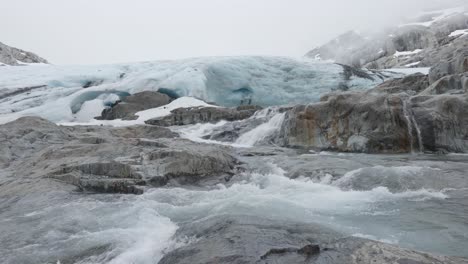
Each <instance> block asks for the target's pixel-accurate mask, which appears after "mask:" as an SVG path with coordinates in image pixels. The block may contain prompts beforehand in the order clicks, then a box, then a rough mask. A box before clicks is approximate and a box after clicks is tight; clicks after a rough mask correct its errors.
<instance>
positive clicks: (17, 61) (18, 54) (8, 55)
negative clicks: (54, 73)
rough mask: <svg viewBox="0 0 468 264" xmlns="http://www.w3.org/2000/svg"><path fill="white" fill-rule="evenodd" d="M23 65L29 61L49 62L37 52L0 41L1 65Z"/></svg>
mask: <svg viewBox="0 0 468 264" xmlns="http://www.w3.org/2000/svg"><path fill="white" fill-rule="evenodd" d="M2 63H3V64H6V65H12V66H17V65H22V64H27V63H48V62H47V60H45V59H43V58H41V57H39V56H37V55H36V54H34V53H32V52H28V51H24V50H20V49H17V48H13V47H10V46H8V45H5V44H3V43H1V42H0V65H1V64H2Z"/></svg>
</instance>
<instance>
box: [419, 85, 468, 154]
mask: <svg viewBox="0 0 468 264" xmlns="http://www.w3.org/2000/svg"><path fill="white" fill-rule="evenodd" d="M421 97H422V98H417V97H416V98H413V100H412V103H411V108H412V111H413V113H414V117H415V121H416V122H417V124H418V126H419V129H420V131H421V141H422V144H423V145H424V149H425V150H430V151H434V152H440V151H444V152H467V151H468V95H467V94H462V95H446V94H442V95H438V96H421Z"/></svg>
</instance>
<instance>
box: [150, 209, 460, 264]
mask: <svg viewBox="0 0 468 264" xmlns="http://www.w3.org/2000/svg"><path fill="white" fill-rule="evenodd" d="M176 236H178V237H185V236H189V237H194V239H195V240H194V241H193V242H192V243H190V244H189V245H186V246H183V247H181V248H178V249H176V250H174V251H172V252H169V253H168V254H166V255H165V256H164V257H163V259H162V260H161V261H160V262H159V263H161V264H176V263H177V264H182V263H187V264H188V263H191V264H192V263H193V264H195V263H200V264H201V263H265V264H266V263H330V264H331V263H336V264H338V263H339V264H343V263H389V264H390V263H400V264H404V263H421V264H422V263H465V261H466V260H465V259H462V258H451V257H441V256H435V255H430V254H427V253H420V252H416V251H412V250H406V249H401V248H399V247H396V246H393V245H389V244H385V243H380V242H376V241H371V240H367V239H361V238H355V237H344V236H342V235H340V234H338V233H336V232H334V231H331V230H329V229H327V228H326V227H323V226H320V225H313V224H309V225H305V224H301V223H295V222H288V221H277V220H270V219H266V218H258V217H251V216H218V217H211V218H208V219H205V220H200V221H196V222H193V223H188V224H185V225H183V226H182V227H181V228H180V229H179V230H178V231H177V234H176Z"/></svg>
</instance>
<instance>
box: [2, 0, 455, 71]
mask: <svg viewBox="0 0 468 264" xmlns="http://www.w3.org/2000/svg"><path fill="white" fill-rule="evenodd" d="M1 1H4V3H1V4H2V9H3V10H6V11H3V12H2V16H1V17H0V23H1V24H2V25H6V26H4V27H3V28H2V39H1V40H0V41H3V42H5V43H7V44H10V45H12V46H17V47H19V48H23V49H28V50H31V51H34V52H36V53H38V54H39V55H41V56H43V57H45V58H46V59H49V60H50V61H52V62H54V63H58V64H64V63H66V64H88V63H114V62H127V61H142V60H157V59H176V58H184V57H194V56H220V55H282V56H301V55H302V54H304V53H305V52H306V51H308V50H309V49H311V48H312V47H314V46H316V45H319V44H322V43H324V42H326V41H327V40H329V39H331V38H333V37H334V36H336V35H338V34H340V33H342V32H344V31H347V30H350V29H358V30H367V29H374V30H375V29H376V28H379V27H383V26H385V25H388V24H391V23H396V21H397V20H399V19H401V18H402V17H404V16H407V15H410V14H411V13H414V12H417V11H420V10H422V9H424V8H430V7H434V6H439V5H449V4H450V5H454V4H457V3H456V2H459V3H460V2H462V1H457V0H453V1H447V0H443V1H442V0H378V1H376V0H352V1H350V0H326V1H324V0H197V1H193V0H170V1H168V0H132V1H130V0H74V1H63V0H41V1H37V0H15V1H7V0H0V2H1Z"/></svg>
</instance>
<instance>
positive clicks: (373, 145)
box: [281, 92, 414, 153]
mask: <svg viewBox="0 0 468 264" xmlns="http://www.w3.org/2000/svg"><path fill="white" fill-rule="evenodd" d="M406 100H407V98H404V99H403V98H401V97H400V96H398V95H385V94H377V95H367V94H364V93H352V92H348V93H338V94H330V95H327V96H325V97H323V98H322V101H321V102H320V103H317V104H311V105H305V106H296V107H294V108H293V109H292V110H290V111H288V112H287V114H286V119H285V120H286V121H285V122H284V124H283V127H282V131H281V138H282V140H284V141H283V142H282V144H283V145H285V146H288V147H306V148H312V149H319V150H336V151H349V152H376V153H381V152H392V153H394V152H409V151H411V149H412V143H413V144H414V142H412V141H411V138H412V136H413V135H410V134H409V133H408V131H409V130H410V129H409V126H412V124H411V123H410V122H408V121H407V119H406V118H405V115H404V113H405V108H406V103H405V102H406Z"/></svg>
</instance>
